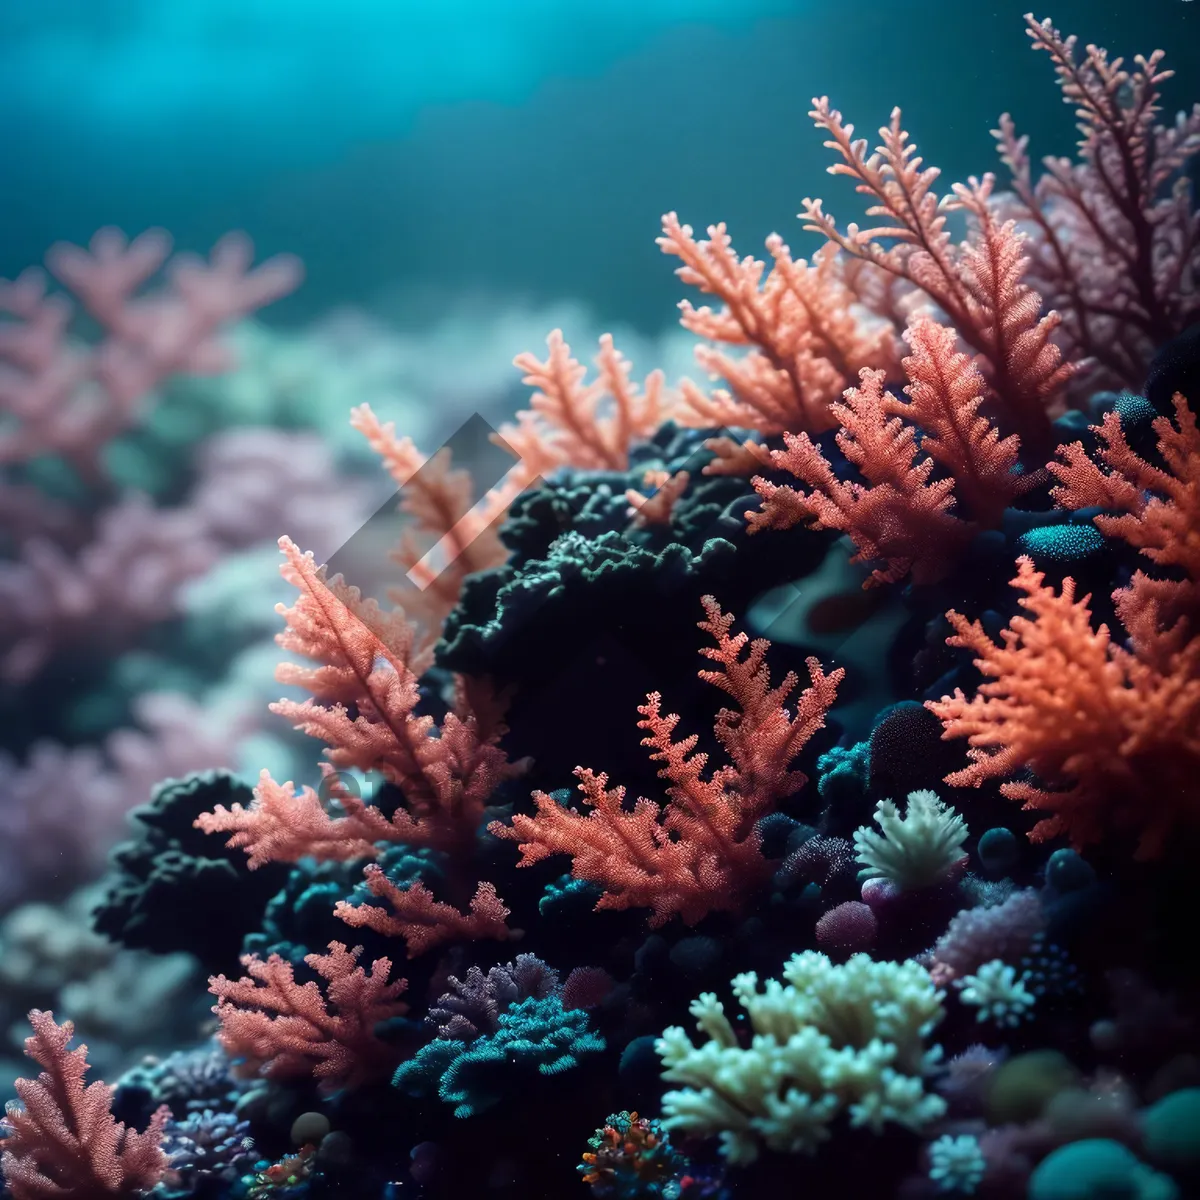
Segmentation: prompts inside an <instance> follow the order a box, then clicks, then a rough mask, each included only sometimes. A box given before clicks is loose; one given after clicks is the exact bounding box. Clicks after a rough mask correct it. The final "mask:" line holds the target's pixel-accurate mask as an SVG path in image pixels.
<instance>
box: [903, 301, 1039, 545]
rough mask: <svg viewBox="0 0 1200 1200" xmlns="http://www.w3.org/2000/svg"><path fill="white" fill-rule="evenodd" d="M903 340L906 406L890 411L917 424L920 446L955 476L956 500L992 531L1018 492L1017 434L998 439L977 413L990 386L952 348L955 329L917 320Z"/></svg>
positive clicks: (998, 436) (984, 418) (997, 435)
mask: <svg viewBox="0 0 1200 1200" xmlns="http://www.w3.org/2000/svg"><path fill="white" fill-rule="evenodd" d="M904 338H905V341H907V342H908V344H909V347H910V348H911V350H912V353H911V354H910V355H909V356H908V357H907V358H906V359H905V360H904V371H905V374H906V375H907V376H908V381H909V382H908V386H907V387H906V388H905V389H904V391H905V394H906V395H907V396H908V398H909V403H908V404H900V403H897V402H895V401H893V402H892V403H891V404H889V405H887V411H888V412H890V413H893V414H896V415H899V416H903V417H904V419H905V420H907V421H909V422H911V423H912V424H914V425H917V426H919V427H920V429H921V430H922V432H923V434H924V436H923V437H922V439H921V449H922V450H923V451H924V452H925V453H926V454H928V455H929V456H930V457H931V458H932V459H933V460H934V461H935V462H936V463H938V464H939V465H940V466H942V467H944V468H945V469H946V470H947V471H949V472H950V474H951V475H952V476H953V477H954V491H955V495H956V497H957V498H958V499H959V500H961V501H962V502H963V503H965V505H966V506H967V509H968V511H969V512H970V513H971V515H972V517H973V518H974V519H975V521H976V522H977V523H978V524H980V525H983V526H985V527H994V526H995V525H997V524H998V523H999V521H1000V518H1001V516H1002V515H1003V512H1004V509H1005V508H1006V507H1007V506H1008V505H1009V504H1010V503H1011V502H1012V500H1013V499H1014V498H1015V497H1016V496H1017V495H1018V493H1019V492H1020V490H1021V487H1020V477H1019V476H1018V475H1017V474H1016V469H1017V454H1018V451H1019V449H1020V441H1019V439H1018V438H1017V437H1016V435H1015V434H1013V435H1010V436H1009V437H1006V438H1001V437H1000V434H999V433H998V431H997V430H996V427H995V426H994V425H993V424H992V422H991V421H989V420H988V419H987V418H986V417H984V416H983V415H982V414H981V413H980V412H979V407H980V405H981V404H983V402H984V397H985V396H986V394H987V384H986V383H985V382H984V379H983V376H982V375H981V374H980V372H979V369H978V368H977V367H976V366H975V364H974V363H973V362H972V361H971V359H970V358H969V357H968V356H967V355H966V354H960V353H959V352H958V351H957V349H956V344H955V343H956V338H955V335H954V330H952V329H948V328H947V327H946V326H945V325H939V324H938V323H937V322H936V321H934V320H932V319H931V318H929V317H916V318H914V319H913V321H912V323H911V324H910V325H909V327H908V329H907V330H906V332H905V335H904Z"/></svg>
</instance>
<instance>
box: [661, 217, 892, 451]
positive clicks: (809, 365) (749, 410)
mask: <svg viewBox="0 0 1200 1200" xmlns="http://www.w3.org/2000/svg"><path fill="white" fill-rule="evenodd" d="M658 244H659V246H660V247H661V248H662V251H663V253H664V254H670V255H674V256H675V257H677V258H679V259H680V260H682V262H683V266H681V267H679V268H677V270H676V272H675V273H676V274H677V275H678V276H679V278H680V279H682V280H683V282H684V283H687V284H691V285H693V286H694V287H697V288H699V289H700V291H701V292H703V293H705V294H706V295H711V296H716V297H717V298H718V299H719V300H720V301H721V302H722V304H723V305H724V308H723V309H722V310H721V311H720V312H714V311H713V310H712V309H711V308H708V307H703V308H695V307H694V306H693V305H692V304H691V303H690V302H689V301H686V300H685V301H683V302H682V303H681V304H680V309H681V310H682V314H683V315H682V317H681V323H682V324H683V326H684V328H685V329H688V330H690V331H691V332H692V333H695V334H696V335H697V336H699V337H702V338H705V339H706V340H708V341H710V342H717V343H721V344H723V345H726V346H738V347H743V346H747V347H750V348H751V349H750V353H748V354H745V355H742V356H739V357H733V356H731V355H729V354H726V353H725V352H724V351H721V350H718V349H716V348H715V347H713V346H707V345H702V346H698V347H697V348H696V360H697V362H698V363H699V364H700V366H701V367H702V368H703V369H704V371H705V372H707V373H708V374H709V375H713V376H719V377H720V378H721V379H723V380H724V381H725V383H726V385H727V386H726V387H725V388H721V389H718V390H716V391H715V392H713V393H712V394H710V395H709V394H705V393H704V392H703V391H701V389H700V388H699V387H697V385H696V384H694V383H692V382H691V381H688V380H685V381H684V383H683V384H682V385H681V399H682V404H681V405H680V406H679V408H678V410H677V411H676V413H675V414H674V415H675V416H676V418H677V419H678V420H679V421H680V422H681V423H683V424H685V425H692V426H697V427H700V428H704V427H708V426H719V425H731V426H736V427H738V428H744V429H753V430H757V431H759V432H761V433H764V434H776V433H782V432H783V431H784V430H790V431H792V432H797V431H800V430H806V431H808V432H810V433H819V432H820V431H821V430H823V429H830V428H832V427H833V425H834V421H833V418H832V417H831V415H830V412H829V405H830V404H831V403H832V402H833V401H835V400H836V399H837V398H838V397H839V396H840V395H841V393H842V391H843V389H844V388H846V387H847V386H848V385H849V384H850V382H851V381H852V380H853V379H854V378H855V376H856V375H857V374H858V372H859V371H860V370H861V369H862V368H863V367H880V368H886V367H888V366H891V365H892V364H894V362H895V336H894V333H893V331H892V329H891V328H890V327H889V326H888V325H886V324H882V323H880V322H874V323H873V324H872V323H867V322H865V321H864V320H863V319H862V318H861V316H860V315H859V314H857V313H856V312H855V311H853V309H854V306H855V305H856V304H857V303H858V296H857V294H856V292H855V290H854V288H853V287H851V286H849V285H848V283H847V281H846V278H845V276H844V272H843V270H842V263H841V261H840V257H839V255H838V254H837V251H836V249H835V248H834V247H832V246H830V247H826V248H825V249H823V250H820V251H818V252H817V253H816V254H815V255H814V256H813V261H812V263H811V264H808V263H805V262H804V260H803V259H793V258H792V254H791V250H790V249H789V248H788V247H787V245H785V243H784V241H783V239H782V238H781V237H779V236H778V235H777V234H772V235H771V237H769V238H768V239H767V251H768V253H769V254H770V256H771V260H772V267H771V270H770V272H769V273H768V274H767V276H766V279H765V280H764V279H763V272H764V269H765V264H764V263H762V262H760V261H758V260H757V259H753V258H743V259H739V258H738V256H737V254H736V253H735V251H734V250H733V246H732V240H731V238H730V236H729V234H728V232H727V231H726V229H725V226H724V225H713V226H710V228H709V230H708V240H707V241H698V240H697V239H696V237H695V236H694V234H693V232H692V228H691V226H690V225H683V224H681V223H680V221H679V218H678V217H677V216H676V215H675V214H674V213H667V215H666V216H665V217H663V234H662V237H660V238H659V239H658Z"/></svg>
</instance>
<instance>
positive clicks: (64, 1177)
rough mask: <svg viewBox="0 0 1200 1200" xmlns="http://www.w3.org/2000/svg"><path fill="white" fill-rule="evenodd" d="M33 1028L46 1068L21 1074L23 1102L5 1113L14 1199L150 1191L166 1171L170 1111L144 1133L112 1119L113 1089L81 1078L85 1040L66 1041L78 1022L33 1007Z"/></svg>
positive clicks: (98, 1198)
mask: <svg viewBox="0 0 1200 1200" xmlns="http://www.w3.org/2000/svg"><path fill="white" fill-rule="evenodd" d="M29 1022H30V1024H31V1025H32V1026H33V1036H32V1037H28V1038H26V1039H25V1053H26V1054H27V1055H29V1057H30V1058H32V1059H33V1060H34V1061H35V1062H37V1063H38V1064H39V1065H40V1066H41V1067H42V1068H43V1069H42V1072H41V1074H40V1075H39V1076H38V1078H37V1079H36V1080H30V1079H18V1080H17V1083H16V1090H17V1095H18V1096H19V1097H20V1101H21V1103H20V1105H19V1106H18V1105H15V1104H13V1105H10V1106H9V1108H8V1113H7V1115H6V1117H5V1118H4V1122H3V1126H4V1132H5V1136H4V1139H3V1143H2V1145H3V1148H4V1153H3V1164H2V1165H3V1170H4V1182H5V1183H6V1184H7V1185H8V1191H9V1193H11V1195H12V1197H13V1200H61V1198H62V1197H67V1196H69V1197H71V1200H116V1198H118V1197H132V1196H136V1195H141V1194H143V1193H144V1192H148V1191H149V1190H150V1189H151V1188H153V1187H154V1186H155V1184H157V1183H158V1181H159V1180H160V1179H161V1178H162V1176H163V1173H164V1172H165V1171H166V1168H167V1156H166V1155H165V1154H164V1153H163V1151H162V1149H161V1148H160V1143H161V1141H162V1133H163V1126H164V1125H165V1124H166V1122H167V1118H168V1117H169V1116H170V1115H171V1114H170V1112H169V1110H168V1109H167V1108H166V1107H163V1108H160V1109H159V1110H158V1111H157V1112H156V1113H155V1114H154V1115H153V1117H151V1119H150V1124H149V1126H148V1127H147V1129H146V1130H145V1132H143V1133H138V1132H137V1131H136V1130H132V1129H127V1128H126V1127H125V1125H124V1124H123V1123H122V1122H120V1121H117V1120H114V1119H113V1115H112V1096H113V1089H112V1088H111V1087H109V1086H108V1085H107V1084H105V1083H100V1082H96V1083H90V1084H88V1085H87V1086H84V1082H83V1077H84V1075H85V1074H86V1073H87V1070H88V1062H87V1047H86V1046H77V1047H76V1048H75V1049H74V1050H69V1049H68V1048H67V1047H68V1046H69V1044H70V1041H71V1038H72V1036H73V1035H74V1032H75V1028H74V1026H73V1025H72V1023H71V1022H70V1021H64V1022H63V1023H62V1024H61V1025H59V1024H57V1023H56V1022H55V1020H54V1014H53V1013H50V1012H41V1011H39V1010H38V1009H34V1010H33V1012H31V1013H30V1014H29Z"/></svg>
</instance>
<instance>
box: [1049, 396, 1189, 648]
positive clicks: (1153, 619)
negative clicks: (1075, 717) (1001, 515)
mask: <svg viewBox="0 0 1200 1200" xmlns="http://www.w3.org/2000/svg"><path fill="white" fill-rule="evenodd" d="M1094 432H1095V433H1096V434H1097V435H1098V436H1099V439H1100V442H1101V447H1100V450H1099V452H1098V454H1097V457H1098V458H1099V460H1100V462H1099V463H1097V462H1095V461H1093V460H1092V459H1091V458H1089V457H1088V454H1087V451H1086V450H1085V449H1084V447H1083V444H1082V443H1080V442H1075V443H1073V444H1072V445H1069V446H1063V447H1062V448H1061V449H1060V451H1059V454H1060V456H1061V458H1062V459H1063V461H1062V462H1052V463H1050V471H1051V472H1052V474H1053V475H1054V476H1055V478H1057V479H1058V480H1059V486H1058V487H1056V488H1055V489H1054V493H1053V494H1054V498H1055V500H1056V501H1057V502H1058V504H1059V505H1060V506H1062V507H1063V508H1091V507H1095V508H1103V509H1107V510H1108V511H1107V512H1106V513H1102V514H1100V515H1099V516H1097V517H1096V518H1095V523H1096V526H1097V528H1098V529H1099V530H1100V531H1101V532H1102V533H1104V534H1105V535H1107V536H1109V537H1116V538H1120V539H1121V540H1122V541H1125V542H1127V543H1128V544H1129V545H1130V546H1133V547H1135V548H1136V549H1138V550H1140V551H1141V552H1142V553H1143V554H1144V555H1145V556H1146V557H1147V558H1148V559H1149V560H1150V561H1151V562H1152V563H1154V564H1155V566H1157V567H1160V568H1161V567H1165V568H1168V569H1169V568H1174V569H1176V570H1177V571H1180V572H1182V574H1183V575H1184V576H1185V578H1184V579H1175V580H1172V579H1155V578H1151V577H1150V576H1148V575H1147V574H1146V573H1145V572H1143V571H1138V572H1137V573H1136V574H1135V575H1134V577H1133V579H1132V581H1131V583H1130V586H1129V587H1128V588H1125V589H1122V590H1121V591H1119V592H1117V593H1116V594H1115V595H1114V599H1115V600H1116V602H1117V610H1118V612H1119V614H1120V616H1121V620H1122V623H1123V624H1124V625H1125V627H1126V629H1127V630H1128V631H1129V633H1130V635H1131V637H1132V639H1133V644H1134V647H1135V649H1136V650H1137V652H1138V654H1139V655H1141V656H1142V657H1143V658H1148V657H1149V656H1151V655H1166V656H1168V657H1169V656H1170V655H1171V654H1172V653H1177V652H1178V651H1179V650H1180V649H1181V648H1182V643H1183V641H1185V640H1186V638H1187V637H1188V635H1189V634H1190V635H1191V636H1200V625H1198V623H1197V617H1200V427H1198V426H1197V423H1196V414H1195V413H1193V412H1192V410H1191V409H1190V408H1189V407H1188V405H1187V403H1186V401H1185V400H1184V398H1183V397H1182V396H1179V395H1177V396H1176V397H1175V423H1174V424H1172V422H1171V421H1170V420H1169V419H1168V418H1167V417H1158V418H1156V419H1155V421H1154V432H1155V433H1156V434H1157V435H1158V452H1159V454H1160V455H1161V456H1162V460H1163V464H1164V467H1165V469H1164V468H1160V467H1156V466H1154V465H1152V464H1151V463H1148V462H1146V460H1145V459H1143V458H1141V457H1140V456H1139V455H1138V454H1137V453H1136V452H1135V451H1134V450H1133V448H1132V447H1131V446H1130V445H1129V442H1128V439H1127V438H1126V437H1125V434H1124V432H1123V431H1122V429H1121V419H1120V417H1119V416H1118V415H1117V414H1116V413H1108V414H1107V415H1106V416H1105V418H1104V423H1103V424H1102V425H1099V426H1096V427H1095V428H1094ZM1101 463H1102V464H1103V467H1102V466H1101ZM1104 468H1107V470H1105V469H1104ZM1181 618H1188V621H1187V624H1186V625H1179V621H1180V619H1181ZM1173 627H1175V628H1174V635H1175V636H1173V637H1167V632H1168V630H1169V629H1172V628H1173Z"/></svg>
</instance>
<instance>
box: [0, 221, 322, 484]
mask: <svg viewBox="0 0 1200 1200" xmlns="http://www.w3.org/2000/svg"><path fill="white" fill-rule="evenodd" d="M170 252H171V241H170V238H169V237H168V236H167V235H166V234H165V233H164V232H162V231H161V230H151V231H149V232H148V233H143V234H141V235H140V236H139V237H136V238H134V239H133V241H132V242H130V241H127V240H126V238H125V236H124V234H122V233H120V232H119V231H118V230H115V229H102V230H101V231H100V232H99V233H97V234H96V236H95V237H94V238H92V241H91V245H90V246H89V247H88V249H86V250H84V249H82V248H80V247H78V246H70V245H66V244H60V245H57V246H55V247H53V248H52V249H51V251H50V253H49V254H48V255H47V263H48V265H49V267H50V271H51V273H52V274H53V275H54V276H55V277H56V278H57V279H58V280H59V282H61V283H62V284H63V285H64V286H65V287H67V288H68V289H70V291H71V292H73V293H74V294H75V296H77V297H78V299H79V301H80V303H81V304H82V306H83V308H84V309H85V311H86V312H87V314H88V316H90V317H91V318H92V319H93V320H95V321H96V322H97V323H98V324H99V325H100V327H101V329H102V330H103V331H104V335H105V337H104V340H103V341H101V342H100V343H99V344H98V345H96V346H83V345H80V344H76V343H73V342H72V341H70V340H69V337H68V332H69V326H70V322H71V318H72V315H73V309H72V305H71V303H70V302H69V301H68V300H67V298H66V297H65V296H64V295H62V294H56V295H47V293H46V279H45V276H44V275H43V274H42V272H40V271H38V270H29V271H26V272H24V273H23V274H22V275H21V276H20V277H19V278H18V279H17V280H16V281H15V282H11V283H10V282H7V281H5V282H3V283H2V284H0V312H2V313H5V314H7V315H9V316H11V317H13V318H14V320H13V321H12V322H9V323H6V324H4V325H2V326H0V411H2V412H4V413H6V414H8V416H9V417H10V424H9V425H7V426H6V428H5V432H4V436H3V437H2V438H0V462H6V463H14V462H23V461H26V460H28V459H30V458H33V457H35V456H37V455H40V454H48V453H53V454H59V455H61V456H62V457H63V458H65V459H67V460H68V461H69V462H71V463H72V465H74V466H75V467H76V469H77V470H78V471H79V473H80V474H81V475H82V476H83V477H84V478H85V479H92V478H95V477H97V475H99V474H100V466H99V459H98V455H99V453H100V451H101V450H102V449H103V448H104V446H105V444H106V443H107V442H108V441H109V440H110V439H111V438H112V437H113V436H115V435H116V434H117V433H119V432H121V430H123V429H124V428H126V427H127V426H128V425H130V424H132V423H133V421H134V419H135V417H136V416H137V405H138V403H139V401H140V400H141V399H142V398H143V397H144V396H146V395H147V394H148V393H149V392H150V391H152V390H153V389H154V388H155V387H157V386H158V385H159V384H160V383H161V382H162V381H163V380H164V379H166V378H167V377H168V376H170V375H173V374H178V373H182V372H186V373H191V374H197V373H201V374H209V373H218V372H222V371H226V370H228V369H229V368H230V366H231V365H232V360H231V357H230V354H229V351H228V350H227V349H226V348H225V347H224V346H223V345H222V344H221V343H220V342H219V341H218V340H216V335H217V334H218V333H219V331H220V330H221V328H222V327H223V326H224V325H227V324H228V323H230V322H232V321H235V320H237V319H239V318H241V317H244V316H246V315H248V314H249V313H252V312H254V311H255V310H256V309H258V308H261V307H263V305H265V304H269V303H271V301H273V300H276V299H278V297H280V296H284V295H286V294H287V293H288V292H290V291H291V290H292V289H293V288H294V287H295V286H296V284H297V282H298V281H299V277H300V266H299V263H298V262H297V261H296V260H295V259H293V258H290V257H283V256H280V257H276V258H273V259H270V260H268V261H267V262H265V263H263V264H261V265H260V266H258V267H255V268H254V269H253V270H251V269H250V264H251V261H252V258H253V250H252V247H251V245H250V242H249V240H248V239H247V238H245V237H244V236H242V235H239V234H230V235H229V236H227V237H225V238H223V239H222V240H221V241H219V242H218V243H217V244H216V246H215V247H214V248H213V251H212V255H211V257H210V259H209V261H208V262H207V263H205V262H204V261H203V260H201V259H198V258H194V257H192V256H188V255H179V256H177V257H175V258H174V259H171V261H170V262H168V261H167V260H168V256H169V255H170ZM164 264H166V284H165V286H163V287H161V288H160V289H158V290H157V291H150V292H147V293H144V294H141V295H139V292H140V291H141V289H142V288H143V286H144V285H145V284H146V283H148V282H149V281H150V280H151V278H152V277H153V276H154V275H156V274H157V273H158V271H159V270H160V269H161V268H162V267H163V265H164Z"/></svg>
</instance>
